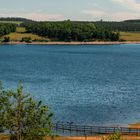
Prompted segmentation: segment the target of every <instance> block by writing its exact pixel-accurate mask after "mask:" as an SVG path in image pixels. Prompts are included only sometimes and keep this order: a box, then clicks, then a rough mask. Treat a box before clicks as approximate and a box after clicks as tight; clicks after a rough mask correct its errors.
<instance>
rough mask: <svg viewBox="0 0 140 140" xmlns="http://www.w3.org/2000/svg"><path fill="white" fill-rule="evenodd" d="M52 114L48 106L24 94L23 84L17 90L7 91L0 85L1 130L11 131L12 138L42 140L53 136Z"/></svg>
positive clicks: (15, 139) (17, 139)
mask: <svg viewBox="0 0 140 140" xmlns="http://www.w3.org/2000/svg"><path fill="white" fill-rule="evenodd" d="M52 116H53V114H52V113H51V112H50V111H49V108H48V106H46V105H42V102H41V101H40V102H37V101H35V100H34V99H33V98H32V97H31V96H30V95H28V94H24V91H23V87H22V86H19V87H18V88H17V89H16V90H15V91H14V90H8V91H5V90H4V89H3V88H2V86H0V131H1V132H9V134H10V140H25V139H26V140H35V139H39V140H42V139H44V137H45V136H51V135H52V128H53V125H52V123H51V118H52Z"/></svg>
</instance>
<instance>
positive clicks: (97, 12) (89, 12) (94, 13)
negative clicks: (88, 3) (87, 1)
mask: <svg viewBox="0 0 140 140" xmlns="http://www.w3.org/2000/svg"><path fill="white" fill-rule="evenodd" d="M82 13H84V14H87V15H90V16H94V17H102V16H104V15H105V14H106V13H105V12H104V11H101V10H84V11H82Z"/></svg>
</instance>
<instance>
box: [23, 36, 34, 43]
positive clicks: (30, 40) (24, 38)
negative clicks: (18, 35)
mask: <svg viewBox="0 0 140 140" xmlns="http://www.w3.org/2000/svg"><path fill="white" fill-rule="evenodd" d="M21 42H27V43H31V42H32V39H31V37H23V38H22V39H21Z"/></svg>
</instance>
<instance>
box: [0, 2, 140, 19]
mask: <svg viewBox="0 0 140 140" xmlns="http://www.w3.org/2000/svg"><path fill="white" fill-rule="evenodd" d="M0 17H24V18H29V19H33V20H38V21H60V20H67V19H70V20H76V21H81V20H82V21H98V20H101V19H103V20H109V21H121V20H126V19H140V0H0Z"/></svg>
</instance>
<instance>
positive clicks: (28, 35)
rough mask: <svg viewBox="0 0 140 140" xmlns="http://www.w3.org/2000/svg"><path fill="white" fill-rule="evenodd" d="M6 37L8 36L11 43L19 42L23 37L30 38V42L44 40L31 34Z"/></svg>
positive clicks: (13, 34) (12, 34)
mask: <svg viewBox="0 0 140 140" xmlns="http://www.w3.org/2000/svg"><path fill="white" fill-rule="evenodd" d="M6 36H9V37H10V39H11V41H21V39H22V38H24V37H30V38H31V39H32V40H44V39H45V38H43V37H41V36H38V35H35V34H31V33H10V34H8V35H6Z"/></svg>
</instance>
